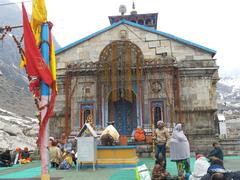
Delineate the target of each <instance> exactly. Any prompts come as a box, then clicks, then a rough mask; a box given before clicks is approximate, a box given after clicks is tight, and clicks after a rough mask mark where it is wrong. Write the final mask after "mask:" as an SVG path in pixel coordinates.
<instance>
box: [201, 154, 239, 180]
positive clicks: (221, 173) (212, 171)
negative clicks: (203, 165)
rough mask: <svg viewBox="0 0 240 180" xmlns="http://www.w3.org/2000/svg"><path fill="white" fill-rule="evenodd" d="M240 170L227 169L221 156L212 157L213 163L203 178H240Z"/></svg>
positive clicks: (205, 179)
mask: <svg viewBox="0 0 240 180" xmlns="http://www.w3.org/2000/svg"><path fill="white" fill-rule="evenodd" d="M239 179H240V171H235V172H234V171H231V170H226V169H225V168H224V166H223V161H222V160H221V159H219V158H216V157H215V158H212V159H211V165H210V166H209V168H208V170H207V174H206V175H204V176H203V177H202V178H201V180H239Z"/></svg>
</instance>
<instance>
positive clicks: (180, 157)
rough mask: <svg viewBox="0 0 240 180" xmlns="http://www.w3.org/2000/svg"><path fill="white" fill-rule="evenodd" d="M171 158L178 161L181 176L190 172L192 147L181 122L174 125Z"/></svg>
mask: <svg viewBox="0 0 240 180" xmlns="http://www.w3.org/2000/svg"><path fill="white" fill-rule="evenodd" d="M170 159H171V160H172V161H175V162H176V163H177V169H178V176H179V177H184V176H185V173H190V147H189V142H188V139H187V137H186V136H185V134H184V133H183V130H182V124H180V123H179V124H177V125H176V126H175V127H174V129H173V134H172V137H171V139H170Z"/></svg>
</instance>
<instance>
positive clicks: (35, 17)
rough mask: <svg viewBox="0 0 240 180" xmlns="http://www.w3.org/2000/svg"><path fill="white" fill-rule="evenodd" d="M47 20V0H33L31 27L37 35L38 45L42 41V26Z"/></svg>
mask: <svg viewBox="0 0 240 180" xmlns="http://www.w3.org/2000/svg"><path fill="white" fill-rule="evenodd" d="M45 22H47V10H46V6H45V0H33V1H32V19H31V27H32V30H33V33H34V35H35V39H36V44H37V46H38V47H39V44H40V41H41V26H42V24H43V23H45Z"/></svg>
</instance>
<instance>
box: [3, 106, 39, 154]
mask: <svg viewBox="0 0 240 180" xmlns="http://www.w3.org/2000/svg"><path fill="white" fill-rule="evenodd" d="M38 128H39V126H38V120H37V119H33V118H29V117H25V116H18V115H16V114H14V113H11V112H9V111H6V110H3V109H0V150H4V149H10V150H14V149H16V147H20V148H24V147H28V148H29V149H30V150H34V149H36V139H37V135H38Z"/></svg>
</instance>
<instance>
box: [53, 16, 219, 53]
mask: <svg viewBox="0 0 240 180" xmlns="http://www.w3.org/2000/svg"><path fill="white" fill-rule="evenodd" d="M121 24H127V25H129V26H133V27H136V28H139V29H142V30H144V31H148V32H151V33H154V34H158V35H161V36H164V37H166V38H169V39H172V40H175V41H177V42H180V43H183V44H185V45H188V46H192V47H195V48H198V49H201V50H203V51H205V52H207V53H209V54H211V55H212V57H213V56H214V55H215V54H216V51H215V50H213V49H210V48H207V47H205V46H202V45H199V44H196V43H194V42H191V41H188V40H185V39H182V38H180V37H177V36H174V35H172V34H169V33H165V32H162V31H158V30H155V29H153V28H150V27H147V26H144V25H140V24H136V23H133V22H130V21H127V20H125V19H122V20H120V21H118V22H117V23H113V24H112V25H110V26H108V27H106V28H104V29H101V30H99V31H97V32H95V33H93V34H90V35H88V36H86V37H84V38H82V39H80V40H77V41H75V42H73V43H71V44H69V45H67V46H65V47H62V48H60V49H58V50H57V51H56V54H60V53H62V52H64V51H66V50H67V49H70V48H72V47H74V46H76V45H78V44H81V43H83V42H85V41H87V40H89V39H91V38H94V37H96V36H98V35H100V34H102V33H104V32H106V31H108V30H110V29H113V28H115V27H117V26H119V25H121Z"/></svg>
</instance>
